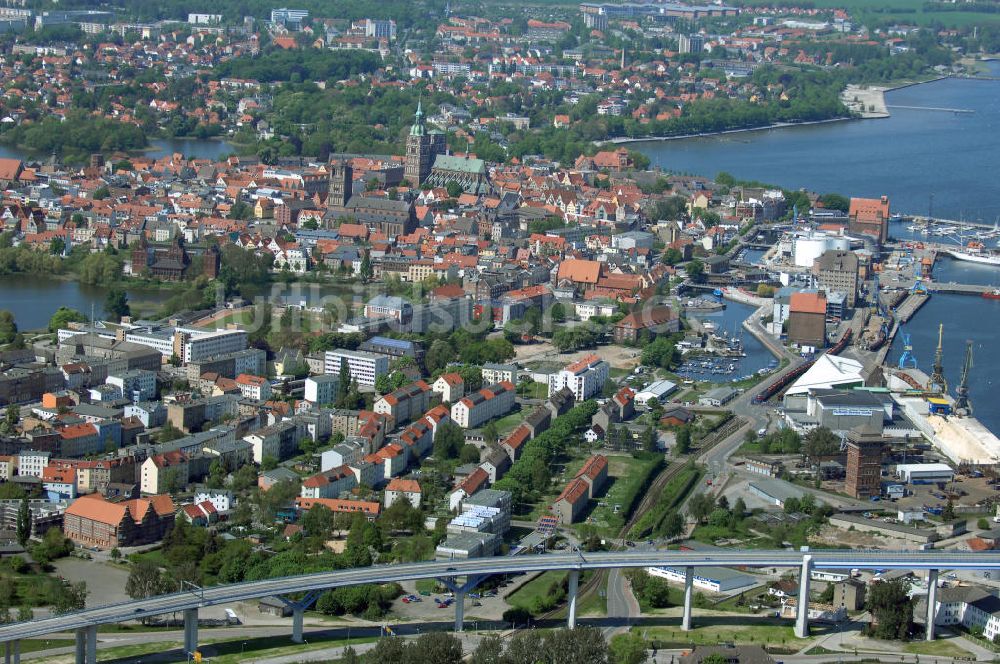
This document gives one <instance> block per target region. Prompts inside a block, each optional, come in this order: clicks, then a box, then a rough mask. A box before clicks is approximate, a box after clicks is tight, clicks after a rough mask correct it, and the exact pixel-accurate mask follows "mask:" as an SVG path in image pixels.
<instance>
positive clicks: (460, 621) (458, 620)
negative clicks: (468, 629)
mask: <svg viewBox="0 0 1000 664" xmlns="http://www.w3.org/2000/svg"><path fill="white" fill-rule="evenodd" d="M464 624H465V591H464V590H459V591H457V592H456V593H455V631H456V632H461V631H462V629H463V627H464Z"/></svg>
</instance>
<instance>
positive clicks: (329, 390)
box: [305, 374, 340, 406]
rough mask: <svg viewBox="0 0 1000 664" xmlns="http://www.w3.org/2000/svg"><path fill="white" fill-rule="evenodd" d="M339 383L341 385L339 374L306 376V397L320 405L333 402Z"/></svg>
mask: <svg viewBox="0 0 1000 664" xmlns="http://www.w3.org/2000/svg"><path fill="white" fill-rule="evenodd" d="M338 385H340V376H339V375H332V374H331V375H327V374H322V375H319V376H310V377H309V378H306V386H305V399H306V401H308V402H309V403H313V404H316V405H318V406H324V405H326V404H328V403H333V400H334V398H335V397H336V396H337V386H338Z"/></svg>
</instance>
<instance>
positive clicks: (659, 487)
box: [542, 415, 746, 618]
mask: <svg viewBox="0 0 1000 664" xmlns="http://www.w3.org/2000/svg"><path fill="white" fill-rule="evenodd" d="M745 424H746V420H745V419H744V418H742V417H739V416H736V415H734V416H733V417H732V418H730V419H729V421H727V422H726V423H725V424H723V425H722V426H721V427H719V428H718V429H716V430H715V431H713V432H711V433H709V434H708V435H707V436H706V437H705V438H702V439H701V441H699V444H698V447H696V448H693V449H692V451H691V456H692V457H696V456H701V455H702V454H704V453H705V452H708V451H709V450H711V449H712V448H713V447H715V446H716V445H718V444H719V443H721V442H722V441H724V440H725V439H727V438H729V436H731V435H733V434H734V433H736V432H737V431H739V430H740V429H741V428H743V426H744V425H745ZM686 465H687V461H683V462H682V461H674V462H672V463H670V464H669V465H667V467H666V468H664V469H663V470H661V471H660V473H659V475H657V476H656V478H655V479H654V480H653V481H652V483H651V484H650V485H649V488H648V489H646V493H645V495H644V496H643V498H642V501H640V502H639V505H638V506H637V507H636V508H635V509H634V510H632V515H631V516H630V517H629V518H628V520H627V521H626V522H625V525H624V526H623V527H622V529H621V530H620V531H619V532H618V538H619V539H620V540H622V541H623V542H624V541H625V540H626V539H627V538H628V533H629V531H630V530H632V526H634V525H635V523H636V522H637V521H638V520H639V519H640V518H641V517H642V515H643V514H645V513H646V512H647V511H648V510H650V509H651V508H652V507H653V505H654V504H655V503H656V500H657V498H659V496H660V494H661V493H662V492H663V488H664V487H665V486H666V485H667V483H668V482H670V480H672V479H673V478H675V477H676V476H677V475H678V474H679V473H680V472H681V471H682V470H683V469H684V467H685V466H686ZM607 578H608V572H607V570H601V571H599V572H597V573H595V574H593V575H592V576H591V577H590V578H589V579H587V580H586V581H585V582H584V583H582V584H581V585H580V588H579V592H578V594H577V602H578V603H579V602H580V601H582V600H583V599H584V598H586V597H589V596H590V595H591V594H592V593H594V592H598V591H599V590H600V588H601V587H602V586H604V585H605V584H606V582H607ZM563 611H565V608H564V607H558V608H555V609H552V610H551V611H549V612H547V613H545V614H543V616H542V617H543V618H555V617H557V614H559V613H560V612H563Z"/></svg>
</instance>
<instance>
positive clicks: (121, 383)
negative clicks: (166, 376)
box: [104, 369, 156, 402]
mask: <svg viewBox="0 0 1000 664" xmlns="http://www.w3.org/2000/svg"><path fill="white" fill-rule="evenodd" d="M104 382H105V384H107V385H111V386H113V387H115V388H116V389H117V390H118V392H119V394H120V396H121V398H123V399H128V400H129V401H133V402H135V401H149V400H150V399H155V398H156V374H155V373H154V372H152V371H143V370H141V369H132V370H130V371H125V372H122V373H120V374H114V375H111V376H108V377H107V379H106V380H105V381H104Z"/></svg>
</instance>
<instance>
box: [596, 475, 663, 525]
mask: <svg viewBox="0 0 1000 664" xmlns="http://www.w3.org/2000/svg"><path fill="white" fill-rule="evenodd" d="M656 463H657V461H656V459H649V460H642V459H634V458H632V457H630V456H609V457H608V477H609V479H611V480H612V481H611V484H610V487H609V488H608V490H607V492H606V493H605V495H604V496H602V497H601V498H600V502H599V503H598V505H597V506H596V507H595V508H594V510H593V512H591V514H590V521H589V522H588V523H589V525H592V526H595V527H596V528H597V529H598V531H599V532H600V533H601V534H603V535H607V536H613V535H617V534H618V532H619V531H620V530H621V529H622V527H623V526H624V525H625V519H626V518H628V514H627V513H626V512H627V510H628V506H629V504H630V503H631V502H632V501H633V499H634V498H635V496H636V494H637V493H638V492H639V490H640V489H641V488H642V484H643V482H644V480H645V479H646V477H647V476H648V475H649V473H650V471H651V470H652V469H653V467H654V466H656ZM616 505H618V506H620V507H619V509H618V512H617V513H615V506H616Z"/></svg>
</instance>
